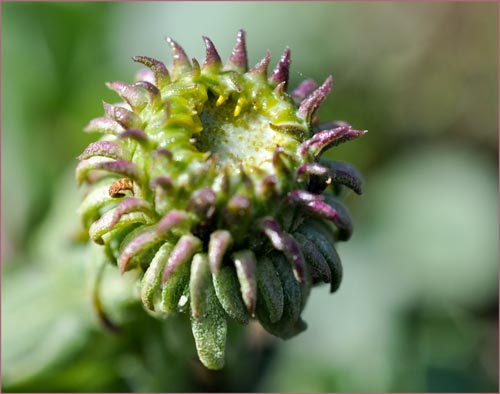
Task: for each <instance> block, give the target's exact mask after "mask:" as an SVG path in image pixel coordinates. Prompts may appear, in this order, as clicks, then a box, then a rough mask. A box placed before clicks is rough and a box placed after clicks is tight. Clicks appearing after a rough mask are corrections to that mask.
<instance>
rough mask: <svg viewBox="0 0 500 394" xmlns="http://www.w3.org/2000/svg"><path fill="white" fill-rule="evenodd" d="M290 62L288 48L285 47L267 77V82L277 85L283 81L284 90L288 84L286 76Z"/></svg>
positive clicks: (287, 75) (288, 72)
mask: <svg viewBox="0 0 500 394" xmlns="http://www.w3.org/2000/svg"><path fill="white" fill-rule="evenodd" d="M290 63H291V61H290V48H286V49H285V51H284V52H283V55H282V56H281V59H280V61H279V63H278V65H277V66H276V68H275V69H274V71H273V73H272V74H271V76H270V77H269V82H270V83H272V84H279V85H281V84H282V83H283V84H284V85H283V88H282V89H283V90H286V87H287V85H288V77H289V74H290ZM279 85H278V86H279Z"/></svg>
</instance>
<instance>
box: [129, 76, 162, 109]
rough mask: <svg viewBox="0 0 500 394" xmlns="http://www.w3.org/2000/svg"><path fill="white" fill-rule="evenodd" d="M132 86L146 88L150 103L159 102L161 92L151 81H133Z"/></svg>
mask: <svg viewBox="0 0 500 394" xmlns="http://www.w3.org/2000/svg"><path fill="white" fill-rule="evenodd" d="M133 86H134V87H138V88H142V89H144V90H146V91H147V92H148V94H149V100H150V102H151V103H152V104H159V103H161V92H160V90H159V89H158V88H157V87H156V86H155V85H153V84H152V83H150V82H147V81H139V82H136V83H134V85H133Z"/></svg>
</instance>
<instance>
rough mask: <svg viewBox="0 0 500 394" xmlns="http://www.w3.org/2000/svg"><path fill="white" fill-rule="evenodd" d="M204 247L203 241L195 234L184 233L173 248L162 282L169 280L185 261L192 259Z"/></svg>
mask: <svg viewBox="0 0 500 394" xmlns="http://www.w3.org/2000/svg"><path fill="white" fill-rule="evenodd" d="M201 248H202V242H201V241H200V240H199V239H198V238H196V237H195V236H193V235H190V234H189V235H183V236H182V237H181V238H180V239H179V241H178V242H177V244H176V245H175V247H174V250H172V253H171V254H170V257H169V258H168V262H167V265H166V266H165V270H164V271H163V275H162V283H165V282H167V281H168V280H169V279H170V277H171V276H172V275H173V274H174V273H175V272H176V271H177V270H178V269H179V267H180V266H182V265H183V264H185V263H188V262H190V261H191V259H192V258H193V256H194V255H195V254H196V253H197V252H198V251H200V250H201Z"/></svg>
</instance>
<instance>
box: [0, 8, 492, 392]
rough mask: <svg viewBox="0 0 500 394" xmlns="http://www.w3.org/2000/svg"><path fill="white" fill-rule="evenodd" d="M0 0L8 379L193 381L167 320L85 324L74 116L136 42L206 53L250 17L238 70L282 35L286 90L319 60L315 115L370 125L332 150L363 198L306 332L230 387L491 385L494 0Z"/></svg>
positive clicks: (85, 387) (29, 385)
mask: <svg viewBox="0 0 500 394" xmlns="http://www.w3.org/2000/svg"><path fill="white" fill-rule="evenodd" d="M1 11H2V263H3V264H2V385H3V389H4V390H7V391H9V390H14V391H16V390H20V391H56V390H62V391H89V390H92V391H113V390H115V391H116V390H120V391H143V390H148V391H154V390H159V391H173V390H175V391H180V390H194V389H196V388H197V387H202V386H193V379H192V377H191V375H190V374H189V373H188V372H186V371H185V370H182V369H181V368H180V367H179V363H177V362H176V360H177V359H178V358H179V357H181V356H180V353H182V352H183V351H184V350H183V349H182V348H179V347H178V348H176V347H175V344H172V342H175V340H171V341H169V340H168V338H170V336H171V334H172V332H166V333H165V331H168V330H170V331H175V327H173V328H172V324H173V323H172V324H170V323H169V322H168V321H167V322H165V323H158V324H157V325H155V324H156V323H150V322H147V323H145V322H144V321H140V319H139V321H137V322H135V323H133V324H132V323H131V325H130V326H129V327H128V329H127V331H126V332H125V334H122V335H121V336H118V337H116V336H113V335H110V334H107V333H103V332H102V331H100V330H99V327H98V325H97V323H96V320H95V318H94V316H93V315H92V311H91V307H90V306H89V304H90V301H89V296H88V283H87V281H86V277H85V269H84V263H83V261H84V259H85V256H86V255H87V254H88V253H89V252H88V249H85V248H84V247H82V246H74V245H73V244H71V243H70V242H68V239H69V238H70V236H71V234H72V231H73V230H74V229H75V228H76V227H77V224H78V218H77V216H76V213H75V210H76V207H77V205H78V200H79V197H78V195H77V191H76V186H75V184H74V182H73V180H72V172H73V168H74V167H75V165H76V160H75V157H76V156H77V155H78V154H79V153H80V152H81V151H82V150H83V148H84V147H85V146H86V145H87V144H88V143H89V142H91V140H92V139H93V138H95V136H92V135H86V134H84V133H82V132H81V130H82V128H83V126H84V125H85V124H86V123H87V121H88V120H89V119H90V118H92V117H96V116H100V115H101V114H102V112H103V110H102V107H101V100H103V99H104V100H107V101H109V100H114V99H115V97H114V96H113V94H112V93H111V92H109V91H107V89H106V88H105V86H104V82H105V81H112V80H123V81H132V79H133V75H134V74H135V73H136V72H137V71H138V70H139V67H138V65H137V64H135V63H133V62H132V61H131V57H132V56H134V55H148V56H152V57H156V58H159V59H163V60H165V61H166V62H170V60H171V55H170V53H169V51H168V48H167V45H166V44H165V42H164V37H165V36H171V37H173V38H174V39H175V40H177V41H178V42H179V43H181V44H182V45H183V46H184V48H185V50H186V52H187V53H188V54H189V55H190V56H193V57H196V58H198V59H203V57H204V46H203V42H202V40H201V36H202V35H207V36H209V37H211V38H212V40H213V41H214V42H215V44H216V46H217V48H218V50H219V53H220V54H221V57H222V58H225V59H227V57H228V56H229V54H230V51H231V48H232V46H233V44H234V40H235V36H236V32H237V31H238V29H240V28H244V29H245V30H246V32H247V43H248V52H249V56H250V63H251V64H253V63H256V62H257V61H258V60H259V59H260V57H261V56H262V55H263V54H264V52H265V50H266V49H270V50H271V53H272V56H273V62H276V61H277V60H278V59H279V56H280V55H281V52H282V50H283V48H284V47H286V46H289V47H291V49H292V69H293V70H292V74H291V86H295V85H296V84H297V83H299V81H301V80H302V79H304V78H313V79H315V80H317V81H318V82H322V81H323V80H324V79H325V78H326V77H327V76H328V75H330V74H332V75H333V77H334V89H333V91H332V93H331V95H330V97H329V99H328V100H327V102H326V104H325V105H324V106H323V107H322V109H321V111H320V116H321V117H322V118H323V119H324V120H330V119H339V120H347V121H349V122H350V123H351V124H352V125H353V126H354V127H355V128H358V129H368V130H369V133H368V134H367V135H366V136H364V137H363V138H362V139H359V140H357V141H355V142H351V143H349V144H346V145H344V146H342V147H339V148H337V149H336V150H333V151H331V153H330V157H331V158H335V159H337V160H344V161H349V162H351V163H353V164H354V165H356V166H357V167H358V168H359V169H360V170H361V171H362V172H363V174H364V176H365V180H366V182H365V188H364V195H363V196H362V197H358V196H355V195H349V196H348V198H347V205H348V206H349V208H350V211H351V213H352V217H353V220H354V223H355V233H354V236H353V238H352V239H351V240H350V241H349V242H348V243H346V244H342V245H340V246H339V252H340V255H341V257H342V258H343V262H344V267H345V277H344V282H343V284H342V286H341V289H340V291H339V292H338V293H336V294H334V295H330V294H329V293H328V289H327V288H326V287H319V288H317V289H316V290H315V291H313V293H312V296H311V298H310V301H309V304H308V306H307V307H306V310H305V313H304V318H305V320H306V321H307V322H308V324H309V328H308V330H307V331H306V332H305V333H303V334H301V335H300V336H298V337H297V338H294V339H292V340H289V341H279V342H278V343H277V345H276V346H275V347H274V351H273V354H272V356H269V357H267V359H266V360H265V362H264V361H262V363H263V365H264V364H265V368H261V369H260V370H258V372H257V373H256V375H255V376H254V377H252V382H251V385H250V386H248V385H247V386H238V381H239V382H240V383H241V381H242V380H238V379H235V378H234V377H238V376H245V370H244V368H245V367H243V366H242V365H241V363H240V364H237V363H236V362H235V364H234V366H233V367H231V366H230V367H228V368H229V370H230V371H232V372H231V375H232V376H233V380H234V382H233V383H227V384H226V386H225V387H226V389H228V390H231V389H243V390H250V389H251V390H257V391H432V392H438V391H458V392H471V391H472V392H473V391H482V392H487V391H489V392H498V391H497V390H498V5H497V4H496V3H472V2H471V3H362V2H356V3H351V2H348V3H328V2H320V3H314V2H307V3H305V2H303V3H301V2H294V3H284V2H283V3H282V2H279V3H278V2H276V3H273V2H270V3H267V2H266V3H263V2H257V3H236V2H234V3H231V2H164V3H158V2H155V3H5V2H3V3H2V4H1ZM119 286H120V284H119V283H118V284H117V287H119ZM122 301H123V302H126V300H125V301H124V300H122ZM147 319H149V318H147ZM169 324H170V326H169ZM160 326H162V328H159V327H160ZM158 330H163V331H162V332H163V333H162V334H161V335H162V336H161V338H159V339H158V338H157V339H155V338H156V337H155V335H157V333H158V332H159V331H158ZM165 338H167V339H165ZM163 342H165V343H166V344H163ZM235 359H237V357H235ZM229 361H231V360H229ZM259 362H260V361H259ZM229 364H231V363H229ZM201 376H202V379H203V373H201ZM207 379H208V378H207ZM243 380H244V379H243ZM231 385H232V386H231ZM205 387H209V386H205Z"/></svg>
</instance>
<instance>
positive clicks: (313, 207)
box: [287, 190, 352, 239]
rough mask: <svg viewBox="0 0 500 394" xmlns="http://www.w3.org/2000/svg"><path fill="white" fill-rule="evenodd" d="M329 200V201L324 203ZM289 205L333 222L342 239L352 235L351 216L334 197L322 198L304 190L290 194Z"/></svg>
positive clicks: (288, 196) (288, 197)
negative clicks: (298, 206) (296, 206)
mask: <svg viewBox="0 0 500 394" xmlns="http://www.w3.org/2000/svg"><path fill="white" fill-rule="evenodd" d="M324 199H327V201H323V200H324ZM287 201H288V202H289V203H292V204H295V205H300V206H301V207H302V208H303V209H304V210H305V211H306V212H307V213H308V214H310V215H312V216H316V217H319V218H322V219H328V220H330V221H332V222H333V223H334V224H335V225H336V226H337V227H338V228H339V230H340V232H341V234H342V238H343V239H344V238H345V237H349V236H350V234H351V233H352V223H351V221H350V218H349V215H348V214H347V212H346V211H345V208H343V207H342V206H341V205H339V202H338V201H337V202H336V201H335V200H334V198H333V196H329V197H326V196H320V195H317V194H312V193H309V192H306V191H303V190H295V191H293V192H290V193H288V195H287Z"/></svg>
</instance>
